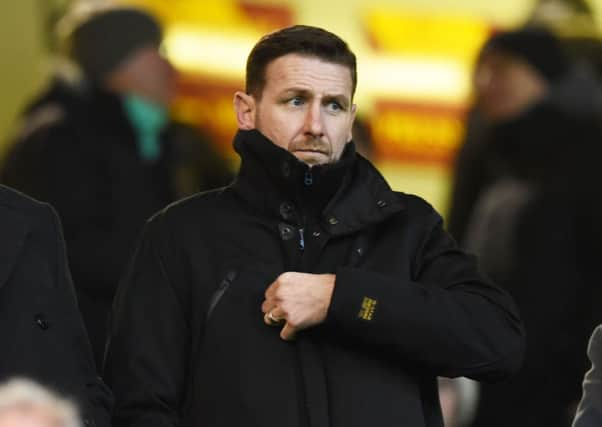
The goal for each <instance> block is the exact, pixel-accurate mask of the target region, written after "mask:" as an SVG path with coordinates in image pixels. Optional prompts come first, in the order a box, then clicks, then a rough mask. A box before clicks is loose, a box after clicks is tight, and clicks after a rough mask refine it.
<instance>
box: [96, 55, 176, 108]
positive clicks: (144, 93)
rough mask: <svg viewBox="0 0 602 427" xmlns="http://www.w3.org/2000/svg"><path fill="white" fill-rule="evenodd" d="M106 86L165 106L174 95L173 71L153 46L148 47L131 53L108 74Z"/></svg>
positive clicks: (174, 80) (174, 79)
mask: <svg viewBox="0 0 602 427" xmlns="http://www.w3.org/2000/svg"><path fill="white" fill-rule="evenodd" d="M108 83H109V86H110V87H112V88H114V89H115V90H117V91H119V92H129V93H134V94H136V95H138V96H141V97H143V98H146V99H148V100H149V101H153V102H156V103H157V104H160V105H163V106H168V105H169V103H170V102H171V100H172V99H173V97H174V95H175V89H176V72H175V69H174V68H173V66H172V65H171V63H170V62H169V61H168V60H167V59H166V58H165V57H164V56H163V55H162V54H161V53H160V52H159V50H158V48H157V47H156V46H153V45H148V46H145V47H141V48H139V49H137V50H136V51H134V52H133V53H132V54H131V55H130V56H129V57H128V58H127V59H126V60H125V61H124V62H123V63H122V64H120V65H119V66H118V68H117V69H116V70H114V71H113V72H112V73H111V74H109V76H108Z"/></svg>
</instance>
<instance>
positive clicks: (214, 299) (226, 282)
mask: <svg viewBox="0 0 602 427" xmlns="http://www.w3.org/2000/svg"><path fill="white" fill-rule="evenodd" d="M234 279H236V271H234V270H230V271H228V272H227V273H226V277H224V279H223V280H222V281H221V282H220V284H219V286H218V287H217V289H216V290H215V291H214V292H213V295H211V299H210V302H209V308H208V309H207V318H206V320H209V318H210V317H211V315H212V314H213V311H214V310H215V307H216V306H217V304H218V303H219V301H220V300H221V299H222V297H223V296H224V294H225V293H226V291H227V290H228V288H229V287H230V285H231V284H232V282H233V281H234Z"/></svg>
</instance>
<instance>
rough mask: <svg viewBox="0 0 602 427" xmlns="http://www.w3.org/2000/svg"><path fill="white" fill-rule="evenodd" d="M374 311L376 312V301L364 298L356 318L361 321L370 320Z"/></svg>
mask: <svg viewBox="0 0 602 427" xmlns="http://www.w3.org/2000/svg"><path fill="white" fill-rule="evenodd" d="M374 310H376V300H375V299H372V298H368V297H364V299H363V301H362V307H361V308H360V312H359V313H358V317H359V318H360V319H363V320H372V317H373V316H374Z"/></svg>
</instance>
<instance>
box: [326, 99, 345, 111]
mask: <svg viewBox="0 0 602 427" xmlns="http://www.w3.org/2000/svg"><path fill="white" fill-rule="evenodd" d="M328 109H329V110H330V111H341V110H342V109H343V107H342V106H341V104H339V103H338V102H336V101H330V102H329V103H328Z"/></svg>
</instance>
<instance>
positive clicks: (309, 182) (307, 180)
mask: <svg viewBox="0 0 602 427" xmlns="http://www.w3.org/2000/svg"><path fill="white" fill-rule="evenodd" d="M303 183H304V184H305V185H307V186H308V187H309V186H310V185H312V184H313V183H314V177H313V175H312V174H311V169H307V170H306V171H305V177H304V179H303Z"/></svg>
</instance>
